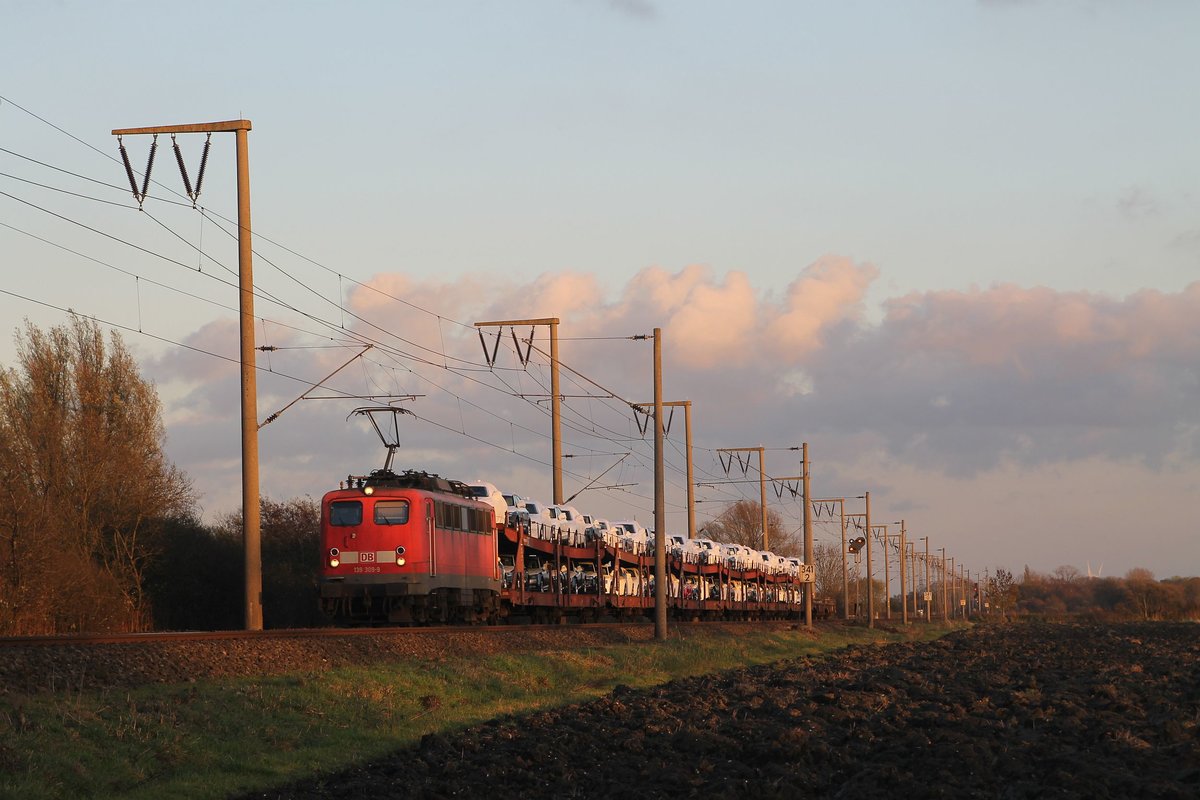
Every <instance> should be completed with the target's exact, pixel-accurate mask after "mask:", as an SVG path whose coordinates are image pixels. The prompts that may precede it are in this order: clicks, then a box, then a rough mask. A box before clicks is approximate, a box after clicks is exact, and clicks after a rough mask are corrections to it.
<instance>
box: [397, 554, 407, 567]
mask: <svg viewBox="0 0 1200 800" xmlns="http://www.w3.org/2000/svg"><path fill="white" fill-rule="evenodd" d="M406 563H407V562H406V561H405V560H404V556H397V557H396V566H398V567H403V566H404V565H405V564H406Z"/></svg>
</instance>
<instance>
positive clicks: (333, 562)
mask: <svg viewBox="0 0 1200 800" xmlns="http://www.w3.org/2000/svg"><path fill="white" fill-rule="evenodd" d="M341 563H342V561H341V559H339V558H338V557H337V556H334V557H333V558H331V559H329V566H331V567H337V566H340V565H341Z"/></svg>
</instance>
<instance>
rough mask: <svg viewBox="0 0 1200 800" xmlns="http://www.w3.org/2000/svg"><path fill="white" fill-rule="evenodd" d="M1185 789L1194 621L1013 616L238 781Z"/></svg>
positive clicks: (1196, 703) (1198, 781)
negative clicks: (377, 755) (1064, 621)
mask: <svg viewBox="0 0 1200 800" xmlns="http://www.w3.org/2000/svg"><path fill="white" fill-rule="evenodd" d="M485 795H486V796H489V797H494V798H503V797H522V798H541V797H545V798H559V799H561V798H569V797H604V798H620V797H630V798H634V797H636V798H646V797H704V798H714V797H739V798H760V797H761V798H774V797H779V798H785V797H786V798H795V797H803V796H809V797H845V798H874V797H880V798H883V797H888V798H895V797H904V798H920V797H955V798H962V797H999V798H1025V797H1029V798H1033V797H1037V798H1046V797H1089V798H1107V797H1111V798H1131V797H1169V798H1196V797H1200V626H1196V625H1188V624H1159V625H1153V624H1152V625H1117V626H1097V625H1011V626H986V627H979V628H976V629H974V630H971V631H964V632H961V633H956V634H953V635H951V636H948V637H946V638H945V639H942V640H940V641H937V642H933V643H930V644H898V645H886V646H879V647H852V648H849V649H847V650H844V651H842V652H840V653H837V654H835V655H834V656H833V657H830V658H824V659H813V660H809V659H801V660H797V661H789V662H784V663H781V664H776V665H772V666H767V667H755V668H749V669H743V670H737V671H734V672H729V673H723V674H719V675H713V676H705V677H700V678H692V679H687V680H679V681H674V682H672V683H669V684H667V685H665V686H662V687H659V688H656V689H653V690H647V691H633V690H629V689H625V688H623V687H618V688H617V689H616V690H615V691H614V692H613V693H612V694H610V695H609V696H607V697H604V698H601V699H600V700H597V701H594V702H591V703H587V704H584V705H578V706H571V707H567V708H564V709H560V710H557V711H553V712H546V713H538V714H533V715H530V716H526V717H520V718H504V719H499V720H495V721H492V722H489V723H487V724H485V725H481V726H477V727H474V728H471V729H469V730H467V731H465V732H464V733H462V734H459V735H455V736H450V737H445V736H436V735H435V736H428V737H426V738H425V739H424V740H423V741H422V742H421V743H420V745H419V746H417V747H414V748H411V749H408V750H404V751H400V752H398V753H396V754H394V755H393V756H391V757H389V758H387V759H385V760H382V761H378V762H375V763H371V764H366V765H362V766H361V767H358V768H355V769H351V770H348V771H345V772H342V773H338V774H333V775H328V776H322V777H320V778H317V779H315V780H310V781H304V782H302V783H298V784H294V785H291V786H288V787H282V788H280V789H279V790H277V791H274V792H270V793H265V794H264V793H258V794H256V795H253V796H254V797H271V798H333V797H337V798H345V797H354V798H376V797H406V796H412V797H481V796H485Z"/></svg>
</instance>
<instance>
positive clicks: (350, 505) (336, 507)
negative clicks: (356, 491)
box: [329, 500, 363, 525]
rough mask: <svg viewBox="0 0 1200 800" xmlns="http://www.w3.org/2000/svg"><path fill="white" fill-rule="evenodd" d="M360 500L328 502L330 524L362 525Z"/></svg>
mask: <svg viewBox="0 0 1200 800" xmlns="http://www.w3.org/2000/svg"><path fill="white" fill-rule="evenodd" d="M362 512H363V508H362V501H360V500H338V501H335V502H333V503H330V504H329V524H330V525H362V516H363V515H362Z"/></svg>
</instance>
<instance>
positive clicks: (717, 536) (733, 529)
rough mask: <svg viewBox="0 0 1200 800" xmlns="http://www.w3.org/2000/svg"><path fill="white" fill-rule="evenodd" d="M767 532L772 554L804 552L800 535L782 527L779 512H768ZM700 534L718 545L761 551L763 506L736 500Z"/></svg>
mask: <svg viewBox="0 0 1200 800" xmlns="http://www.w3.org/2000/svg"><path fill="white" fill-rule="evenodd" d="M767 531H768V533H769V534H770V536H769V538H770V542H769V544H770V546H771V552H772V553H776V554H778V555H781V556H796V555H801V554H803V552H804V545H803V542H800V541H799V538H800V537H799V536H797V535H796V533H794V532H790V531H788V530H787V529H786V528H784V526H783V517H782V516H780V514H779V512H777V511H773V510H771V509H769V508H768V509H767ZM701 532H702V533H703V534H704V536H707V537H708V538H709V539H712V540H713V541H717V542H728V543H730V544H741V545H745V546H746V547H750V548H753V549H755V550H762V549H763V536H762V506H761V505H760V504H759V503H756V502H754V501H753V500H739V501H737V502H736V503H734V504H733V505H731V506H728V507H726V509H725V510H724V511H723V512H721V513H720V514H718V515H717V516H716V517H714V518H713V519H711V520H709V521H708V522H707V523H705V524H704V525H703V526H702V528H701Z"/></svg>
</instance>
